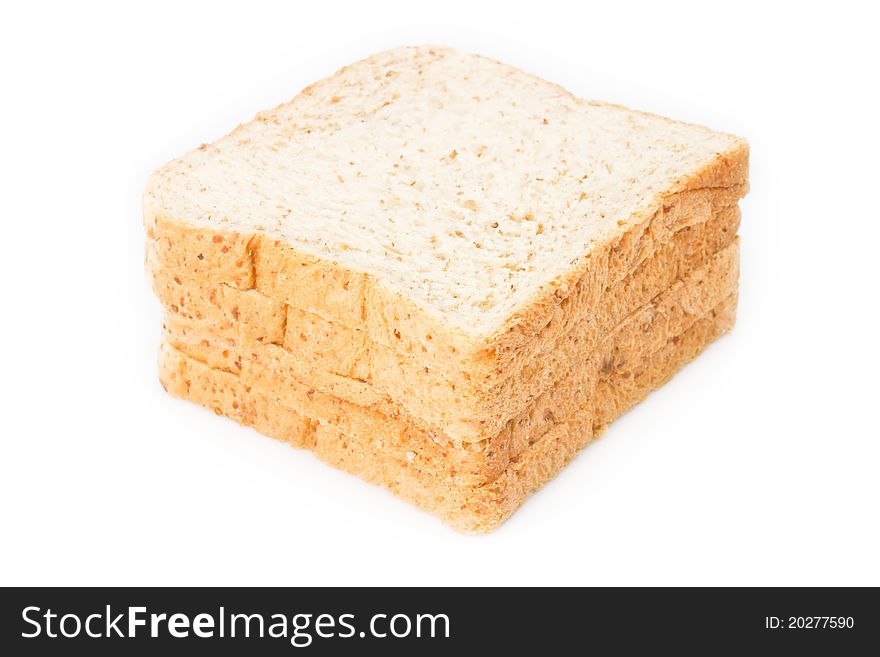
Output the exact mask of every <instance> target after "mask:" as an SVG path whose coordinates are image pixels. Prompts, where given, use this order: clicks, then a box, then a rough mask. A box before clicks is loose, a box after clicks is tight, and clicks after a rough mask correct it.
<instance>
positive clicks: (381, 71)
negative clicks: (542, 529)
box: [144, 48, 748, 441]
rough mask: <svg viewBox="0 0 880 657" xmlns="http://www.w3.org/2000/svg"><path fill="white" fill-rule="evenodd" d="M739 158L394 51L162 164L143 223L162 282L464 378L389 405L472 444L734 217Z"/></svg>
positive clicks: (493, 71) (604, 110)
mask: <svg viewBox="0 0 880 657" xmlns="http://www.w3.org/2000/svg"><path fill="white" fill-rule="evenodd" d="M747 155H748V149H747V146H746V144H745V143H744V142H743V141H742V140H740V139H738V138H735V137H731V136H728V135H722V134H718V133H714V132H711V131H709V130H706V129H704V128H700V127H696V126H691V125H686V124H682V123H677V122H673V121H669V120H667V119H663V118H660V117H656V116H652V115H647V114H643V113H638V112H633V111H630V110H626V109H623V108H620V107H616V106H611V105H607V104H603V103H595V102H586V101H580V100H577V99H575V98H573V97H572V96H571V95H570V94H568V93H566V92H565V91H563V90H562V89H560V88H559V87H557V86H555V85H552V84H549V83H547V82H544V81H542V80H540V79H538V78H535V77H534V76H531V75H528V74H526V73H523V72H521V71H518V70H516V69H513V68H510V67H508V66H505V65H503V64H500V63H498V62H494V61H492V60H489V59H486V58H482V57H477V56H472V55H465V54H462V53H458V52H455V51H450V50H445V49H432V48H404V49H399V50H395V51H391V52H388V53H382V54H380V55H376V56H374V57H371V58H369V59H367V60H364V61H362V62H359V63H357V64H354V65H353V66H351V67H347V68H346V69H343V70H342V71H340V72H339V73H337V74H336V75H335V76H333V77H331V78H329V79H327V80H324V81H322V82H319V83H317V84H316V85H313V86H312V87H310V88H308V89H307V90H305V91H304V92H303V93H302V94H300V95H299V96H297V97H296V98H295V99H294V100H293V101H291V102H290V103H287V104H285V105H282V106H280V107H278V108H276V109H275V110H272V111H270V112H266V113H263V114H260V115H258V116H257V118H256V119H255V120H254V121H253V122H251V123H249V124H246V125H244V126H240V127H239V128H238V129H237V130H235V131H234V132H233V133H231V134H230V135H228V136H227V137H224V138H223V139H221V140H219V141H218V142H216V143H214V144H212V145H209V146H203V147H201V148H200V149H198V150H196V151H194V152H192V153H190V154H188V155H186V156H184V157H183V158H181V159H180V160H176V161H174V162H171V163H169V164H168V165H166V166H165V167H163V168H162V169H160V170H159V171H157V172H156V173H155V174H154V176H153V177H152V178H151V180H150V182H149V184H148V188H147V191H146V193H145V197H144V201H145V203H144V207H145V221H146V225H147V229H148V235H149V236H150V238H151V240H153V242H152V245H151V248H152V249H153V251H154V260H155V262H156V264H155V265H154V266H155V267H157V268H159V269H162V270H163V271H166V272H168V273H169V274H171V275H172V276H177V277H178V278H180V279H181V280H184V279H195V280H199V281H203V282H205V283H220V284H225V285H226V286H229V287H233V288H237V289H241V290H256V291H258V292H261V293H264V294H265V295H266V296H267V297H269V298H272V299H274V300H275V301H277V302H280V303H283V304H286V305H289V306H291V307H293V308H297V309H300V310H304V311H307V312H309V313H311V314H314V315H317V316H319V317H321V318H323V319H326V320H329V321H331V322H335V323H337V324H339V325H342V326H346V327H349V328H351V329H354V330H357V331H360V332H362V334H363V335H365V336H366V337H367V338H368V339H370V340H371V341H374V342H376V343H378V344H383V345H386V346H388V347H390V348H391V349H393V350H394V351H395V352H396V353H400V354H402V355H404V356H406V357H407V358H409V359H412V360H417V361H419V362H421V363H423V364H424V365H425V366H427V367H429V368H430V370H431V371H432V372H433V373H435V374H436V375H437V376H438V377H440V378H442V379H445V380H447V381H452V382H455V385H456V394H455V395H454V399H455V402H456V403H454V404H448V403H447V401H448V400H436V401H432V402H431V403H425V401H426V399H425V395H424V392H425V391H424V389H423V388H421V386H418V385H411V384H406V385H403V386H401V389H400V390H396V391H394V394H395V396H396V397H397V398H398V400H399V401H400V402H401V403H403V404H405V405H407V404H408V405H409V406H410V407H412V408H413V410H416V412H418V413H420V414H423V415H425V416H426V417H428V418H429V419H430V421H431V422H432V423H433V424H435V425H436V426H437V427H438V428H439V429H441V430H442V431H443V432H444V433H446V434H448V435H451V436H454V437H456V438H457V439H460V440H465V441H480V440H484V439H485V438H486V437H487V436H489V435H492V434H494V433H495V432H496V431H497V429H498V428H499V427H500V426H502V425H503V424H504V423H505V422H506V421H507V420H508V419H509V418H510V417H512V416H513V415H515V414H516V413H517V412H518V411H520V410H521V409H522V408H523V405H524V404H526V403H527V400H528V398H529V397H531V396H533V395H534V394H538V393H540V391H541V390H540V388H543V389H546V388H547V387H549V386H552V385H553V383H554V380H553V374H552V372H554V371H555V369H554V368H553V367H552V366H546V365H541V366H539V367H537V368H535V367H530V366H529V365H528V363H530V362H531V361H532V360H533V359H534V358H540V357H541V356H542V355H544V356H548V355H549V357H550V358H552V355H553V354H558V345H559V341H560V339H561V336H564V335H566V334H567V331H568V330H570V329H571V327H572V326H581V325H583V324H584V322H585V321H588V319H589V317H590V316H591V314H592V313H593V312H595V309H597V308H602V307H604V306H605V303H604V297H603V295H604V292H605V290H606V289H608V288H609V287H610V286H612V285H613V284H614V283H616V282H618V281H620V280H622V279H623V278H625V277H626V276H627V275H628V274H629V273H630V272H631V271H632V270H633V269H634V268H636V267H637V266H638V265H639V264H640V263H641V262H643V261H644V260H646V259H647V258H648V257H650V255H651V254H652V253H653V252H654V251H656V249H657V248H658V247H659V246H660V245H662V244H663V243H664V242H666V241H667V240H668V239H670V238H671V235H672V234H674V232H676V231H677V230H680V229H681V228H683V227H686V226H688V225H691V224H692V223H695V222H699V221H706V220H707V219H708V218H709V217H710V216H712V215H713V214H714V213H717V212H719V211H721V210H722V209H723V208H727V207H730V206H731V205H733V204H735V202H736V200H737V199H738V198H739V197H741V196H742V195H743V194H744V193H745V190H746V184H747V181H746V170H747ZM517 364H520V365H522V364H525V365H522V366H523V367H525V368H526V369H527V373H530V372H533V371H536V370H537V372H538V373H539V374H541V375H543V376H540V377H539V378H538V379H537V380H536V382H535V383H534V385H529V384H530V382H531V377H529V376H526V377H523V376H522V373H521V371H519V370H518V369H517V367H516V365H517ZM392 365H393V363H391V362H389V363H386V365H385V366H383V370H382V371H385V372H388V374H389V378H390V379H393V380H396V381H406V379H405V378H403V377H402V376H398V374H399V373H398V372H397V371H396V370H394V369H393V368H392V370H390V371H389V370H388V369H386V368H387V367H391V366H392ZM392 373H393V375H392ZM511 391H513V394H515V395H516V394H517V391H521V394H519V396H516V397H515V398H511V397H510V394H511ZM420 404H421V406H420V407H419V405H420Z"/></svg>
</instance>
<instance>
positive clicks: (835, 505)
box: [0, 0, 880, 585]
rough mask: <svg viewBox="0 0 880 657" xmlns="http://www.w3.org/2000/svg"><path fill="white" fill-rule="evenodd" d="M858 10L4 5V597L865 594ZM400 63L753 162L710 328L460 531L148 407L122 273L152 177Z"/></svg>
mask: <svg viewBox="0 0 880 657" xmlns="http://www.w3.org/2000/svg"><path fill="white" fill-rule="evenodd" d="M25 6H26V7H27V9H22V8H21V7H25ZM863 6H865V7H868V6H870V5H869V3H864V5H863ZM855 7H858V5H855V4H854V5H848V4H846V3H841V2H837V3H831V4H828V5H827V6H826V5H818V6H814V5H809V4H804V3H797V4H792V5H791V6H789V7H783V6H782V3H770V2H760V3H756V4H754V5H752V4H748V3H740V2H737V3H730V2H727V3H719V4H718V5H716V6H715V7H713V6H712V5H711V3H703V2H695V3H687V4H676V3H669V2H663V3H644V4H629V3H622V2H602V3H597V4H595V5H592V6H588V4H587V3H580V2H570V3H565V4H558V3H554V2H548V1H546V0H542V1H541V2H528V3H513V2H503V3H497V4H496V3H478V2H475V1H474V0H471V1H469V2H464V3H459V2H452V1H450V0H444V1H443V2H438V3H425V4H420V3H417V2H415V1H414V0H409V1H406V2H398V3H385V2H370V1H363V2H359V3H354V4H352V5H339V4H337V3H334V2H328V1H321V2H304V3H293V2H290V3H277V4H276V3H263V2H253V1H248V2H241V3H240V4H238V5H234V4H226V3H217V2H204V3H184V2H170V3H167V2H156V1H155V0H153V1H151V2H148V3H147V2H144V3H141V4H140V6H139V8H138V7H137V6H135V5H132V6H131V7H129V6H128V5H127V3H107V4H105V5H93V4H84V3H58V4H57V5H46V6H40V5H38V4H37V3H27V4H25V3H21V5H20V7H19V8H18V9H10V8H9V7H8V6H7V7H6V8H4V9H3V16H2V20H0V61H2V80H0V82H2V95H3V100H2V106H0V119H2V120H0V131H2V133H0V162H2V171H0V180H2V181H3V182H2V197H0V198H2V221H3V224H2V227H3V245H2V257H0V262H2V268H3V269H2V283H3V292H4V294H3V305H2V308H3V321H2V323H0V331H2V338H3V346H4V354H3V357H2V361H0V362H2V366H3V378H2V386H3V388H4V392H3V395H2V399H3V415H2V454H0V505H2V506H0V522H2V530H0V532H2V539H0V584H116V585H135V584H142V585H152V584H217V585H220V584H233V585H235V584H255V585H259V584H262V585H273V584H279V585H280V584H286V585H290V584H405V585H427V584H480V585H482V584H733V585H740V584H773V585H776V584H851V585H852V584H873V585H878V584H880V559H878V554H880V527H878V525H880V523H878V502H880V484H878V480H880V429H878V412H877V411H878V405H880V404H878V399H877V395H878V392H880V362H878V348H877V336H878V331H880V321H878V310H877V306H878V303H877V301H878V300H877V283H878V260H880V253H878V247H877V245H878V239H880V212H878V200H877V198H878V194H877V191H878V173H880V165H878V152H880V139H878V127H877V126H878V120H877V116H878V113H880V107H878V103H877V89H878V83H877V71H878V67H877V65H878V61H880V52H878V47H877V46H876V38H877V35H876V26H877V21H876V16H875V17H871V16H869V15H867V14H866V13H864V11H859V10H857V9H855ZM872 42H873V43H872ZM424 43H430V44H440V45H449V46H454V47H458V48H461V49H464V50H467V51H471V52H479V53H483V54H487V55H490V56H493V57H495V58H498V59H501V60H504V61H506V62H509V63H512V64H514V65H517V66H519V67H521V68H524V69H526V70H528V71H531V72H534V73H537V74H539V75H541V76H542V77H545V78H547V79H549V80H551V81H554V82H558V83H560V84H562V85H564V86H566V87H568V88H569V89H571V90H572V91H573V92H575V93H576V94H577V95H580V96H584V97H590V98H600V99H605V100H610V101H613V102H617V103H622V104H625V105H629V106H632V107H635V108H638V109H643V110H648V111H652V112H657V113H661V114H666V115H668V116H672V117H675V118H678V119H683V120H687V121H692V122H697V123H701V124H705V125H709V126H711V127H713V128H716V129H718V130H723V131H728V132H733V133H737V134H740V135H743V136H745V137H747V138H748V139H749V140H750V143H751V148H752V158H751V162H752V173H751V181H752V191H751V193H750V195H749V196H748V197H747V199H746V200H745V201H744V203H743V225H742V229H741V234H742V257H743V260H742V290H741V301H740V310H739V319H738V324H737V326H736V328H735V329H734V331H733V332H732V333H731V334H730V335H728V336H727V337H725V338H723V339H722V340H720V341H719V342H718V343H716V344H715V345H713V346H712V347H711V348H710V349H709V350H708V351H707V352H706V353H705V354H704V355H703V356H702V357H701V358H700V359H698V361H696V362H695V363H694V364H692V365H690V366H688V367H687V368H686V369H685V370H684V371H683V372H681V373H680V374H679V375H678V376H677V377H676V378H675V380H674V381H672V382H671V383H670V384H669V385H667V386H666V387H664V388H663V389H662V390H660V391H659V392H657V393H655V394H653V395H652V396H651V397H650V398H649V400H648V401H647V402H645V403H644V404H642V405H640V406H639V407H637V408H636V409H635V410H633V411H632V412H630V413H629V414H627V415H626V416H624V417H623V418H621V419H620V420H619V421H618V422H616V423H615V424H614V425H613V427H612V428H611V429H610V430H609V431H608V432H607V433H606V434H605V436H604V437H603V438H602V439H601V440H600V441H598V442H597V443H595V444H593V445H591V446H590V447H588V448H587V449H586V451H585V452H584V453H582V454H581V455H580V456H579V457H578V458H577V459H576V460H575V461H574V462H573V463H572V464H571V465H570V466H569V467H568V468H567V469H566V470H565V471H564V472H563V473H562V474H561V475H560V476H559V477H558V478H557V479H556V480H554V481H553V482H552V483H550V484H549V485H548V486H546V487H545V488H544V489H543V490H542V491H541V492H539V493H538V494H537V495H535V496H534V497H532V498H531V499H530V500H529V501H528V502H527V503H526V504H525V506H524V507H523V508H522V509H521V510H520V511H519V512H518V513H517V514H516V515H515V516H514V517H513V518H512V519H511V520H510V521H509V522H508V523H506V524H505V525H504V526H502V527H501V529H500V530H498V531H497V532H496V533H494V534H492V535H489V536H483V537H473V536H463V535H459V534H457V533H455V532H453V531H452V530H450V529H447V528H446V527H445V526H444V525H442V524H441V523H440V522H439V521H438V520H436V519H435V518H434V517H432V516H430V515H428V514H425V513H423V512H420V511H418V510H416V509H415V508H413V507H411V506H409V505H408V504H406V503H403V502H400V501H398V500H397V499H396V498H394V497H392V496H391V495H390V494H389V493H386V492H385V491H383V490H381V489H379V488H376V487H373V486H370V485H367V484H364V483H362V482H360V481H359V480H357V479H355V478H353V477H351V476H349V475H346V474H343V473H341V472H336V471H334V470H332V469H330V468H329V467H327V466H325V465H324V464H322V463H321V462H319V461H318V460H317V459H316V458H315V457H313V456H312V455H311V454H310V453H308V452H303V451H297V450H293V449H290V448H289V447H287V446H285V445H284V444H282V443H279V442H275V441H272V440H269V439H267V438H263V437H261V436H259V435H258V434H257V433H255V432H254V431H252V430H249V429H245V428H242V427H239V426H238V425H236V424H234V423H233V422H230V421H229V420H226V419H223V418H219V417H215V416H214V415H213V413H211V412H210V411H206V410H203V409H201V408H199V407H197V406H194V405H191V404H188V403H185V402H182V401H179V400H176V399H173V398H171V397H169V396H167V395H166V394H165V393H164V392H163V391H162V389H161V387H160V386H159V383H158V381H157V376H156V364H155V356H156V349H157V346H158V344H159V340H160V325H161V314H160V307H159V304H158V302H157V301H156V300H155V299H154V298H153V296H152V294H151V292H150V289H149V286H148V284H147V282H146V279H145V277H144V273H143V266H142V259H143V257H142V249H143V241H144V234H143V229H142V226H141V214H140V194H141V190H142V188H143V185H144V182H145V180H146V178H147V176H148V175H149V173H150V171H151V170H152V169H153V168H155V167H157V166H159V165H161V164H163V163H164V162H166V161H167V160H169V159H171V158H173V157H176V156H178V155H180V154H182V153H183V152H185V151H187V150H189V149H191V148H193V147H195V146H197V145H198V144H200V143H201V142H206V141H211V140H213V139H215V138H217V137H219V136H221V135H222V134H224V133H225V132H227V131H228V130H230V129H231V128H232V127H234V126H235V125H237V124H238V123H240V122H243V121H247V120H249V119H250V118H251V117H252V116H253V114H254V113H255V112H256V111H258V110H260V109H263V108H267V107H271V106H274V105H276V104H278V103H280V102H283V101H285V100H287V99H288V98H289V97H291V96H293V95H294V94H295V93H296V92H298V91H299V90H300V89H301V88H302V87H304V86H306V85H307V84H309V83H311V82H313V81H314V80H316V79H319V78H321V77H325V76H327V75H329V74H331V73H333V72H334V71H335V70H336V69H337V68H339V67H340V66H343V65H345V64H347V63H350V62H352V61H355V60H357V59H359V58H361V57H364V56H367V55H369V54H372V53H373V52H376V51H379V50H384V49H386V48H390V47H394V46H398V45H404V44H424Z"/></svg>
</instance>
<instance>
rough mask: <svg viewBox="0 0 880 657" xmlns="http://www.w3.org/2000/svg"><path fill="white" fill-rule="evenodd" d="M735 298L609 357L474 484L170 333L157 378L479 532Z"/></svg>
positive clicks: (558, 465)
mask: <svg viewBox="0 0 880 657" xmlns="http://www.w3.org/2000/svg"><path fill="white" fill-rule="evenodd" d="M736 300H737V299H736V294H735V293H734V294H731V295H730V296H729V297H727V298H726V299H725V300H724V301H722V302H721V303H720V304H718V305H717V306H716V307H715V308H713V309H712V310H711V311H710V312H708V313H706V314H705V315H703V316H702V317H700V319H698V320H697V321H696V322H694V323H693V324H691V325H690V327H689V328H688V329H687V330H686V331H684V332H683V333H680V334H677V335H673V336H670V337H669V338H668V339H667V341H666V343H665V344H664V345H663V346H661V347H660V348H659V349H657V350H655V351H654V352H653V353H652V354H650V355H647V356H646V357H644V358H643V359H641V360H639V361H638V362H636V363H635V364H629V365H630V366H629V367H627V368H625V369H621V368H618V367H615V365H614V363H613V362H611V363H610V364H606V366H605V367H603V369H602V371H601V373H600V376H599V377H598V378H597V380H596V383H595V386H594V388H593V390H591V391H584V395H583V399H584V401H583V403H582V404H579V405H578V407H577V410H576V412H574V413H572V414H570V415H569V417H567V418H564V420H563V421H561V422H559V423H557V424H556V425H555V426H554V427H553V429H552V430H550V431H549V432H547V433H545V434H543V435H542V437H541V438H540V439H538V440H537V441H536V442H534V443H533V444H531V445H529V446H528V447H527V448H526V449H525V450H524V451H523V452H522V453H521V454H519V455H518V456H517V457H516V458H515V459H514V460H512V461H511V462H510V463H509V464H508V466H507V467H506V469H505V470H504V471H503V472H502V473H501V474H500V476H498V477H497V478H495V479H494V480H492V481H491V482H488V483H486V484H483V485H477V486H474V485H468V484H467V483H465V482H458V481H456V480H454V479H453V480H450V479H449V478H443V477H438V476H436V475H435V474H433V473H430V472H425V471H422V470H420V469H419V468H418V467H417V464H416V463H415V462H414V460H412V459H403V460H400V459H398V458H394V457H393V456H392V455H391V454H388V453H386V452H383V451H382V450H377V449H375V441H376V440H381V436H374V435H349V434H346V433H343V432H342V431H340V429H339V426H338V425H334V424H327V423H322V422H318V421H315V420H313V419H312V418H309V417H306V416H304V415H301V414H300V413H298V412H296V411H294V410H293V409H291V408H290V407H288V406H286V405H284V404H282V403H281V402H279V401H278V400H277V399H276V398H272V397H270V396H267V395H265V394H263V392H262V391H261V390H260V389H259V388H258V387H255V386H250V385H246V384H245V383H243V382H242V381H241V380H240V379H239V377H237V376H236V375H235V374H232V373H229V372H226V371H223V370H218V369H213V368H211V367H210V366H208V365H206V364H205V363H202V362H200V361H198V360H196V359H195V358H192V357H191V356H188V355H186V354H185V353H183V352H182V351H180V350H178V349H176V348H175V347H173V346H172V345H170V344H167V343H166V344H163V346H162V348H161V350H160V364H159V372H160V380H161V382H162V384H163V386H164V387H165V389H166V390H167V391H168V392H169V393H171V394H173V395H176V396H179V397H182V398H185V399H188V400H191V401H193V402H196V403H198V404H201V405H203V406H206V407H208V408H211V409H213V410H214V412H215V413H217V414H219V415H226V416H228V417H230V418H232V419H235V420H236V421H238V422H241V423H242V424H247V425H250V426H253V427H254V428H255V429H257V430H258V431H260V432H261V433H264V434H266V435H269V436H273V437H276V438H281V439H284V440H289V441H290V442H291V444H293V445H295V446H304V447H308V448H310V449H311V450H313V451H314V452H315V453H316V454H317V455H318V456H319V457H320V458H321V459H323V460H324V461H327V462H328V463H330V464H331V465H333V466H335V467H337V468H340V469H342V470H346V471H348V472H351V473H353V474H356V475H358V476H360V477H361V478H363V479H365V480H367V481H370V482H373V483H376V484H379V485H382V486H384V487H385V488H388V489H389V490H391V491H392V492H394V493H395V494H396V495H398V496H400V497H402V498H404V499H406V500H409V501H411V502H413V503H415V504H416V505H418V506H419V507H421V508H423V509H426V510H428V511H431V512H433V513H435V514H436V515H438V516H439V517H440V518H442V519H443V520H444V521H446V522H447V523H448V524H450V525H452V526H453V527H455V528H456V529H459V530H461V531H467V532H486V531H491V530H492V529H494V528H495V527H496V526H497V525H498V524H499V523H501V522H503V521H504V520H505V519H506V518H508V517H509V516H510V515H511V514H512V513H513V512H514V511H515V510H516V508H517V507H519V506H520V505H521V504H522V503H523V502H524V501H525V499H526V498H527V497H528V496H529V494H531V493H532V492H533V491H535V490H536V489H538V488H539V487H541V486H542V485H543V484H545V483H546V482H547V481H549V480H550V479H552V478H553V477H554V476H555V475H556V474H557V473H558V472H559V471H560V470H561V469H562V468H563V467H564V466H565V465H566V464H567V463H568V462H569V461H570V460H571V458H572V457H573V456H574V455H575V454H576V453H577V452H578V451H579V450H580V449H582V448H583V447H584V446H585V445H587V444H588V443H589V442H590V441H591V440H592V439H593V438H594V437H595V436H597V435H598V434H599V433H600V432H601V431H602V430H603V429H604V428H605V427H606V426H607V425H608V424H609V423H610V422H612V421H613V420H614V419H615V418H617V417H618V416H619V415H620V414H621V413H623V412H624V411H626V410H627V409H628V408H630V407H631V406H633V405H634V404H636V403H638V402H639V401H641V400H642V399H643V398H644V397H645V396H647V395H648V393H649V392H651V390H653V389H655V388H657V387H659V386H660V385H662V384H663V383H664V382H665V381H667V380H668V379H669V378H670V377H671V376H672V375H673V374H674V373H675V372H676V371H678V370H679V369H680V368H681V367H682V366H683V365H684V364H686V363H687V362H689V361H690V360H692V359H693V358H695V357H696V356H697V355H698V354H699V353H700V351H702V349H703V348H705V346H706V345H708V344H709V343H710V342H712V341H713V340H714V339H715V338H717V337H718V336H719V335H721V334H723V333H724V332H725V331H727V330H728V329H729V328H730V327H731V326H732V325H733V322H734V319H735V312H736Z"/></svg>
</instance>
